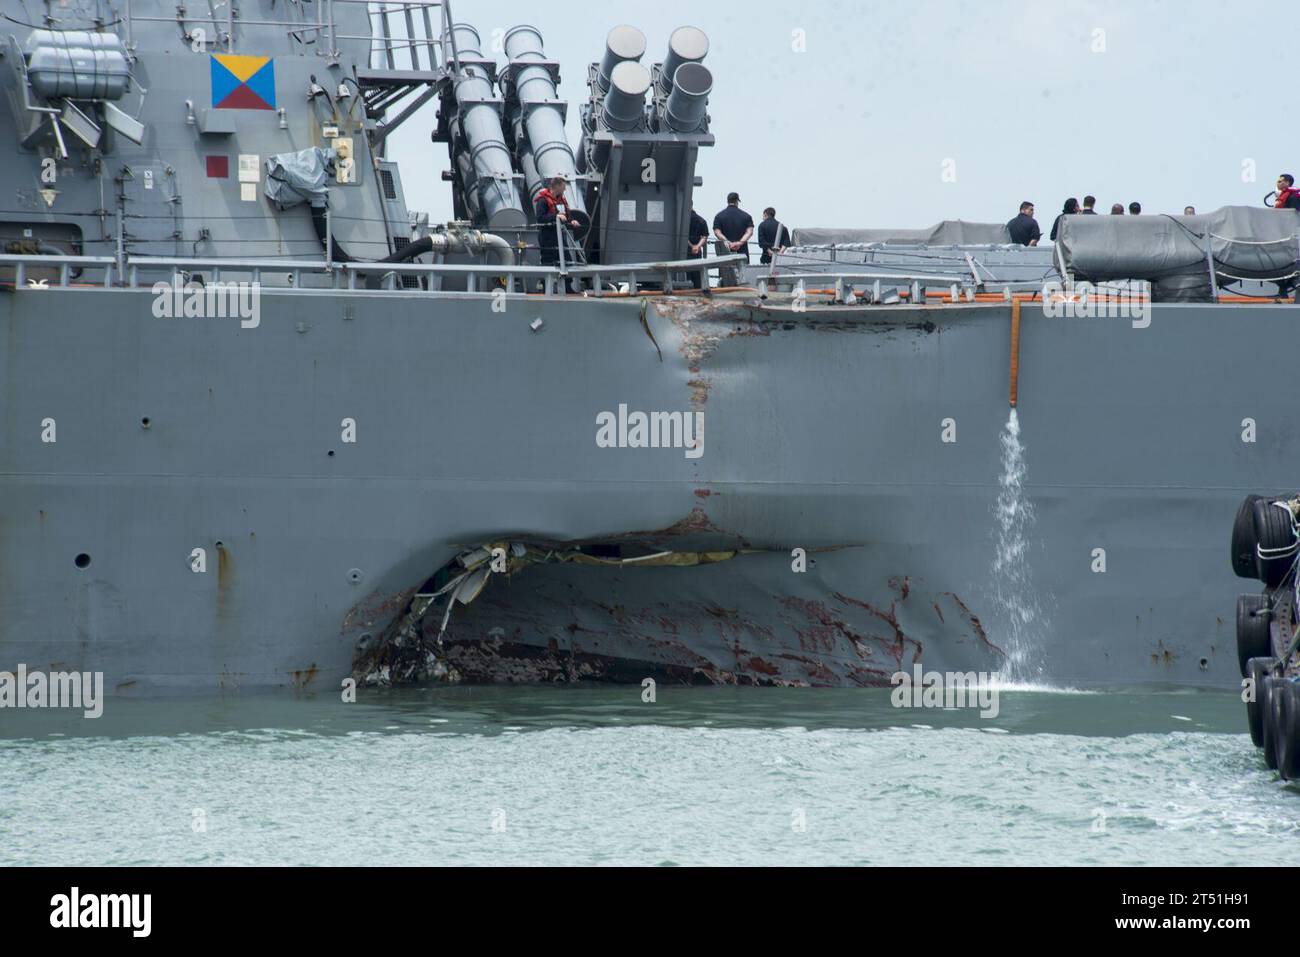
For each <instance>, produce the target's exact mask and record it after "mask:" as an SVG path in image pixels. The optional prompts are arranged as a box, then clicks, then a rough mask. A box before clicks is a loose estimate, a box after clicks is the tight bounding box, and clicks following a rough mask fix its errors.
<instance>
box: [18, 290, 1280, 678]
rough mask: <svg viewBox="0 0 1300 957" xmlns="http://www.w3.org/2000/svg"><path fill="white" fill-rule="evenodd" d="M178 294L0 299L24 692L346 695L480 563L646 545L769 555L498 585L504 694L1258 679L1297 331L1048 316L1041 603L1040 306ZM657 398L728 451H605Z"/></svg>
mask: <svg viewBox="0 0 1300 957" xmlns="http://www.w3.org/2000/svg"><path fill="white" fill-rule="evenodd" d="M150 303H151V294H150V293H149V292H148V291H147V290H129V289H122V290H103V289H99V290H75V289H49V290H40V291H36V290H24V291H20V292H17V293H13V294H5V295H2V296H0V323H3V327H4V328H3V335H0V353H2V355H0V395H3V402H4V429H3V434H2V435H0V669H12V668H13V667H15V666H16V665H17V664H19V663H23V664H25V665H27V667H28V668H29V669H37V668H50V669H54V670H57V669H77V670H89V671H102V672H104V674H105V682H106V685H107V686H108V687H110V688H112V689H114V690H115V691H116V692H118V693H160V692H166V691H192V690H214V689H237V688H255V687H268V686H273V687H310V688H321V689H329V688H335V689H337V688H338V687H339V683H340V681H342V680H343V679H344V678H346V677H347V676H348V675H350V674H351V673H352V669H353V663H354V659H355V657H356V654H357V649H358V644H359V642H361V643H364V642H365V641H366V640H373V638H374V637H375V636H377V635H379V634H380V633H382V632H383V631H384V629H385V628H386V627H387V626H388V624H389V623H390V622H391V621H392V620H393V619H394V617H395V616H397V615H399V614H400V613H401V612H402V611H403V610H404V608H405V607H406V604H407V602H408V601H409V600H410V598H411V595H412V594H413V593H414V592H415V590H416V589H417V588H418V587H419V586H420V584H421V583H422V582H424V581H425V579H426V578H428V576H429V575H430V574H432V573H433V571H434V570H435V569H437V568H438V567H440V566H442V565H444V564H445V563H447V562H448V561H449V560H451V559H452V558H453V557H454V556H455V555H456V554H457V553H458V552H459V551H461V550H462V549H463V548H465V547H468V546H474V545H477V544H479V543H483V542H490V541H497V540H502V539H509V540H519V541H536V542H575V541H586V542H592V541H599V542H620V541H633V540H635V541H643V542H647V543H650V544H654V545H658V546H661V547H663V548H675V549H699V550H708V549H739V550H741V551H742V552H744V553H743V554H740V555H737V556H736V557H735V558H734V559H732V560H731V561H728V562H723V563H719V564H716V565H706V566H699V567H686V568H679V567H674V568H636V569H632V568H612V569H611V568H591V567H579V566H572V565H555V566H539V567H536V568H531V569H528V570H526V571H524V572H522V573H520V574H518V575H515V576H513V577H511V578H510V579H505V578H504V577H494V579H493V580H492V581H491V582H490V583H489V585H488V587H487V589H486V590H485V592H484V594H483V595H482V596H481V597H480V598H479V599H478V601H477V602H475V603H474V604H472V605H469V606H466V607H457V608H456V610H455V612H454V613H453V615H452V617H451V621H450V625H449V627H448V631H447V634H446V636H445V645H446V654H447V657H448V660H449V661H450V662H451V663H452V664H453V665H455V667H456V669H457V672H458V673H459V674H460V675H461V677H463V678H464V679H466V680H525V681H536V680H574V679H584V678H590V679H604V680H628V681H640V680H641V679H642V678H644V677H657V678H660V679H664V680H672V681H685V682H737V683H756V684H771V683H776V684H812V685H839V684H850V685H852V684H881V683H887V682H888V677H889V675H890V674H892V673H893V672H895V671H896V670H899V669H900V668H903V669H909V668H910V667H911V666H912V665H913V664H914V663H918V662H919V663H921V664H923V665H924V666H925V667H926V668H929V669H937V670H998V669H1001V668H1003V667H1004V666H1005V664H1006V660H1007V655H1008V654H1011V653H1012V652H1013V651H1014V652H1018V653H1019V656H1020V660H1019V672H1020V676H1021V677H1027V678H1042V679H1044V680H1049V681H1056V682H1065V683H1075V684H1088V683H1123V684H1133V683H1149V682H1159V683H1166V682H1176V683H1184V684H1205V685H1219V686H1226V685H1229V684H1231V683H1234V682H1235V681H1236V680H1237V673H1236V662H1235V653H1234V646H1233V641H1234V636H1233V631H1232V627H1231V623H1230V621H1229V620H1228V616H1227V614H1226V613H1225V610H1227V609H1230V607H1231V596H1232V595H1233V594H1234V592H1235V591H1239V590H1251V587H1252V586H1251V585H1250V584H1248V583H1244V582H1235V580H1234V578H1233V576H1232V573H1231V571H1230V569H1229V565H1228V561H1227V542H1226V529H1227V527H1228V524H1229V522H1230V519H1231V516H1232V514H1233V511H1234V509H1235V507H1236V504H1237V502H1238V500H1239V498H1240V496H1241V495H1242V494H1244V493H1246V492H1248V491H1254V490H1274V489H1282V488H1285V487H1287V486H1286V482H1287V481H1288V479H1289V478H1290V470H1291V469H1292V468H1293V466H1294V463H1295V462H1296V459H1297V451H1298V450H1300V448H1298V447H1300V435H1298V434H1297V431H1296V429H1295V427H1294V425H1292V424H1291V423H1290V422H1289V421H1288V419H1287V410H1288V408H1289V406H1290V402H1289V399H1291V398H1292V397H1293V395H1294V392H1295V389H1294V387H1293V385H1292V371H1291V368H1290V366H1291V359H1290V356H1288V355H1287V354H1286V353H1285V352H1284V351H1283V350H1280V349H1276V348H1271V347H1262V346H1263V344H1266V343H1275V342H1285V341H1287V340H1286V334H1287V333H1288V332H1289V331H1291V326H1292V323H1293V322H1294V316H1295V312H1294V310H1293V309H1292V308H1289V307H1286V306H1254V307H1244V306H1212V305H1176V306H1175V305H1170V306H1160V305H1157V306H1155V307H1154V310H1153V321H1152V324H1151V326H1150V327H1149V328H1146V329H1134V328H1132V326H1131V324H1130V323H1129V322H1128V321H1127V320H1119V319H1091V320H1085V319H1047V318H1045V317H1043V316H1042V315H1041V313H1039V312H1037V311H1034V310H1031V309H1029V308H1027V309H1026V311H1025V321H1024V326H1023V334H1022V340H1021V354H1020V374H1019V394H1020V409H1019V416H1020V423H1021V437H1022V439H1023V443H1024V447H1025V462H1026V465H1027V473H1026V476H1025V492H1026V494H1027V499H1028V502H1029V503H1031V504H1032V507H1033V509H1034V510H1035V513H1036V518H1035V521H1034V522H1033V523H1032V524H1031V525H1030V526H1029V527H1028V529H1027V530H1026V532H1025V535H1024V543H1023V544H1024V548H1025V550H1026V551H1025V556H1024V557H1025V559H1026V561H1025V562H1024V567H1027V568H1028V570H1029V577H1028V578H1027V579H1026V578H1025V577H1024V576H1023V573H1022V574H1021V576H1020V577H1019V578H1017V577H1015V576H1014V575H1013V576H1012V577H1011V578H1008V577H1007V575H1006V574H1005V573H1001V574H1000V573H999V572H998V571H997V570H996V569H995V567H994V559H995V549H996V547H997V536H998V518H997V516H996V515H995V505H996V502H997V499H998V495H999V492H1000V491H1001V490H1002V486H1001V485H1000V481H999V479H1000V476H1001V475H1002V473H1003V471H1004V463H1003V455H1002V449H1001V445H1000V436H1001V434H1002V432H1003V429H1004V427H1005V425H1006V423H1007V418H1008V402H1007V388H1008V382H1007V378H1008V365H1009V355H1008V351H1009V347H1008V344H1009V320H1008V312H1009V310H1008V308H1006V307H1002V306H985V305H945V306H934V307H931V308H922V307H896V308H892V309H884V308H881V307H872V308H851V307H844V306H836V307H829V308H819V307H809V309H808V310H807V311H806V312H802V313H796V312H792V311H790V310H789V309H788V308H786V307H782V306H779V305H768V304H761V303H758V302H757V301H755V300H737V299H716V300H714V301H713V302H712V303H704V302H701V301H697V300H684V299H682V300H674V301H671V302H665V301H663V300H658V301H655V300H648V303H649V304H648V306H647V308H646V309H645V310H644V319H643V312H642V301H640V300H622V301H618V300H615V301H608V300H606V301H596V300H590V299H578V298H570V299H568V300H556V299H546V300H541V299H536V298H523V297H514V298H511V299H510V301H509V303H508V306H507V308H506V310H505V312H503V313H499V312H495V311H493V309H492V308H491V302H490V300H489V299H488V298H487V297H475V296H465V297H460V298H457V297H454V296H443V297H438V298H434V297H430V296H428V295H426V294H421V293H418V292H417V293H411V294H409V295H403V294H401V293H392V292H385V293H378V292H376V293H366V292H355V293H353V292H348V293H329V292H321V293H312V292H309V291H298V292H288V291H280V292H277V291H275V290H271V289H268V290H264V292H263V299H262V309H261V311H262V320H261V325H260V326H259V327H258V328H256V329H243V328H240V326H239V323H238V321H237V320H233V319H226V320H222V319H170V320H164V319H156V318H154V317H153V315H152V314H151V309H150ZM537 318H540V319H541V320H542V323H543V324H542V327H541V330H540V331H539V332H533V331H532V330H531V329H530V322H532V321H533V320H534V319H537ZM88 400H89V401H88ZM620 404H625V405H626V406H627V407H628V408H629V409H633V410H646V411H650V410H663V411H673V410H680V411H683V412H688V411H701V412H703V413H704V436H705V439H704V451H703V454H702V455H700V456H699V457H698V458H690V457H688V456H687V455H686V454H685V453H684V451H683V450H682V449H680V448H662V449H655V448H650V449H643V448H601V447H598V445H597V443H596V432H597V424H596V423H597V418H596V417H597V415H598V414H599V413H601V412H602V411H612V410H616V409H617V408H618V406H619V405H620ZM1247 417H1249V418H1253V419H1254V420H1255V421H1256V423H1257V427H1258V439H1257V441H1256V442H1254V443H1244V442H1243V441H1242V420H1243V419H1244V418H1247ZM47 419H54V420H55V422H56V423H57V439H56V441H54V442H52V443H51V442H43V441H42V432H43V422H44V421H45V420H47ZM145 419H148V427H147V428H146V427H145V425H144V423H143V420H145ZM344 419H353V420H354V421H355V437H356V441H355V442H345V441H343V440H342V437H341V427H342V424H343V420H344ZM948 419H951V420H953V422H952V425H955V439H956V440H955V441H951V442H945V441H943V435H942V433H943V429H944V420H948ZM949 437H950V438H951V437H952V436H951V435H950V436H949ZM198 548H202V549H204V550H205V554H206V555H207V556H208V563H207V567H206V570H205V571H203V572H196V571H194V569H193V563H192V555H193V550H194V549H198ZM796 548H802V549H806V550H808V552H809V557H810V559H811V560H810V562H809V566H808V569H807V571H805V572H802V573H800V572H796V571H793V570H792V557H791V552H792V550H793V549H796ZM1097 549H1104V550H1105V570H1104V571H1099V570H1098V569H1097V556H1098V554H1099V553H1098V552H1097V551H1096V550H1097ZM77 556H86V557H87V558H88V560H89V564H88V565H87V566H86V567H84V568H82V567H78V565H77V563H76V561H75V559H76V558H77ZM1022 572H1023V569H1022ZM1023 608H1033V609H1035V614H1034V616H1033V618H1032V620H1030V621H1029V622H1025V621H1023V620H1021V621H1020V622H1019V623H1017V622H1014V621H1013V620H1012V618H1013V616H1014V614H1015V613H1016V612H1017V611H1018V610H1020V609H1023ZM434 617H435V618H436V617H437V616H434ZM429 628H432V629H433V630H434V631H435V632H436V630H437V622H436V621H433V622H426V630H427V629H429ZM1012 640H1014V641H1015V642H1016V643H1017V648H1016V649H1011V648H1009V647H1008V644H1009V642H1010V641H1012Z"/></svg>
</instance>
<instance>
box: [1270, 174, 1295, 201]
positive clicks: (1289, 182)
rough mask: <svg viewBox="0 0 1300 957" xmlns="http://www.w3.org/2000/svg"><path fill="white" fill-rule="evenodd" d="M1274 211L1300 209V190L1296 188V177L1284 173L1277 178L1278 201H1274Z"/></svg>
mask: <svg viewBox="0 0 1300 957" xmlns="http://www.w3.org/2000/svg"><path fill="white" fill-rule="evenodd" d="M1273 208H1274V209H1300V189H1296V188H1295V177H1294V176H1292V175H1291V174H1290V173H1283V174H1282V175H1281V176H1279V177H1278V178H1277V199H1275V200H1274V201H1273Z"/></svg>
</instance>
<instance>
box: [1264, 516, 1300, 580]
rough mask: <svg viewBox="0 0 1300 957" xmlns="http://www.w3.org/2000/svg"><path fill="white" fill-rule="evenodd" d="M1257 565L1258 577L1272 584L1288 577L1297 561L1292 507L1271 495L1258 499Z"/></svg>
mask: <svg viewBox="0 0 1300 957" xmlns="http://www.w3.org/2000/svg"><path fill="white" fill-rule="evenodd" d="M1254 514H1255V566H1256V570H1257V574H1258V578H1259V580H1260V581H1262V582H1263V583H1264V584H1265V585H1267V586H1268V587H1269V588H1276V587H1277V586H1278V585H1280V584H1282V582H1283V581H1285V580H1286V576H1287V572H1289V571H1290V570H1291V565H1292V563H1293V562H1294V561H1295V554H1296V546H1297V542H1296V535H1295V525H1294V523H1293V522H1292V520H1291V510H1290V509H1289V508H1287V507H1286V506H1285V505H1278V504H1275V503H1274V501H1273V500H1272V499H1266V498H1261V499H1258V500H1257V501H1256V502H1255V505H1254Z"/></svg>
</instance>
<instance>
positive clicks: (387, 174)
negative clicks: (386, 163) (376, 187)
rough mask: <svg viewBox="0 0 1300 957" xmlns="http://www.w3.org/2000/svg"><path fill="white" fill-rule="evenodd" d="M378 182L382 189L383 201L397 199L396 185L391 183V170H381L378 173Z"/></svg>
mask: <svg viewBox="0 0 1300 957" xmlns="http://www.w3.org/2000/svg"><path fill="white" fill-rule="evenodd" d="M379 182H380V184H381V185H382V186H383V189H384V199H397V184H396V183H394V182H393V171H392V170H391V169H381V170H380V171H379Z"/></svg>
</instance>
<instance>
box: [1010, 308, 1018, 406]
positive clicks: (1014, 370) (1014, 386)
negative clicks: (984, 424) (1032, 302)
mask: <svg viewBox="0 0 1300 957" xmlns="http://www.w3.org/2000/svg"><path fill="white" fill-rule="evenodd" d="M1019 397H1020V300H1019V299H1012V300H1011V382H1010V396H1009V398H1010V399H1011V408H1013V409H1014V408H1015V407H1016V401H1017V400H1018V399H1019Z"/></svg>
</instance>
